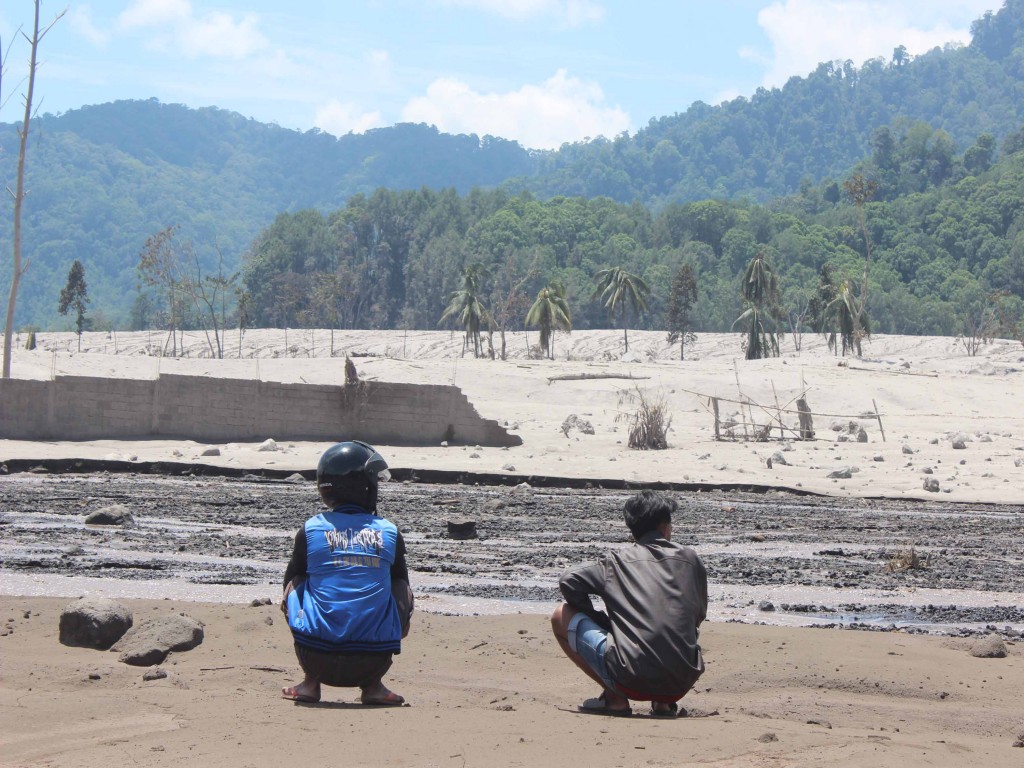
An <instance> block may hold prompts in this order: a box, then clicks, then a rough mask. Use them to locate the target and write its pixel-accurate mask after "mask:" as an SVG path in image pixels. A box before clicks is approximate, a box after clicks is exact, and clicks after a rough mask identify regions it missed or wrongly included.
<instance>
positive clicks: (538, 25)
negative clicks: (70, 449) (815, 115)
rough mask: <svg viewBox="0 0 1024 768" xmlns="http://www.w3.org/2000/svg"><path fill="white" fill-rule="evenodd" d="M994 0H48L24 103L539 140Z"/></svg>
mask: <svg viewBox="0 0 1024 768" xmlns="http://www.w3.org/2000/svg"><path fill="white" fill-rule="evenodd" d="M1001 5H1002V0H674V1H672V0H292V2H282V0H247V1H246V2H241V1H238V2H236V1H235V0H219V1H218V0H209V1H207V0H131V1H128V0H120V1H118V0H92V1H91V2H74V1H72V2H55V1H54V0H44V2H43V10H42V18H43V20H44V24H45V23H46V22H47V21H49V20H51V19H52V18H53V17H54V16H55V15H56V14H57V13H59V12H60V11H61V10H62V9H64V8H67V13H66V15H65V16H64V18H62V19H61V20H60V21H59V22H57V24H56V26H55V27H54V28H53V29H52V30H51V31H50V33H49V35H48V36H47V37H46V38H45V39H44V41H43V44H42V46H41V49H40V60H41V63H42V65H41V68H40V71H39V74H38V78H37V85H36V103H37V104H39V105H40V108H41V111H42V112H63V111H67V110H69V109H74V108H77V107H80V106H82V105H85V104H99V103H104V102H108V101H114V100H117V99H148V98H151V97H156V98H158V99H160V100H161V101H163V102H169V103H182V104H187V105H188V106H190V107H203V106H217V107H221V108H223V109H229V110H233V111H236V112H240V113H241V114H243V115H246V116H247V117H253V118H255V119H257V120H260V121H263V122H273V123H277V124H279V125H281V126H284V127H287V128H296V129H300V130H308V129H310V128H314V127H316V128H320V129H321V130H324V131H327V132H330V133H333V134H336V135H344V134H346V133H348V132H350V131H352V132H357V133H358V132H362V131H365V130H367V129H368V128H374V127H382V126H388V125H393V124H395V123H397V122H423V123H430V124H433V125H436V126H437V127H438V128H439V129H440V130H442V131H445V132H448V133H476V134H478V135H480V136H483V135H486V134H490V135H494V136H502V137H504V138H509V139H515V140H518V141H519V142H521V143H522V144H523V145H524V146H527V147H531V148H545V149H547V148H556V147H558V146H559V145H560V144H562V143H563V142H566V141H577V140H581V139H585V138H587V137H595V136H598V135H603V136H608V137H611V136H615V135H617V134H619V133H621V132H623V131H629V132H630V133H632V132H635V131H636V130H637V129H638V128H642V127H643V126H644V125H646V124H647V122H648V121H649V120H650V119H651V118H652V117H661V116H665V115H671V114H674V113H676V112H683V111H685V110H686V108H687V107H688V106H689V105H690V104H692V103H693V102H694V101H697V100H701V101H705V102H707V103H709V104H717V103H720V102H721V101H723V100H725V99H730V98H733V97H735V96H749V95H750V94H751V93H753V91H754V90H755V89H756V88H757V87H759V86H766V87H772V86H781V85H782V84H784V83H785V81H786V80H787V79H788V78H789V77H792V76H793V75H806V74H807V73H808V72H809V71H811V70H812V69H813V68H814V67H815V66H816V65H817V63H818V62H820V61H825V60H831V59H842V60H845V59H851V60H852V61H853V62H854V63H855V64H857V65H858V66H859V65H860V64H861V63H863V62H864V61H865V60H866V59H869V58H872V57H875V56H884V57H886V58H889V57H890V56H891V54H892V50H893V48H895V47H896V46H897V45H900V44H902V45H906V46H907V48H908V50H909V51H910V53H911V54H916V53H922V52H924V51H927V50H929V49H931V48H933V47H934V46H936V45H943V44H945V43H948V42H953V41H960V42H967V41H968V40H969V34H968V33H969V29H970V24H971V22H972V21H973V20H974V19H976V18H978V17H979V16H981V15H982V14H983V13H984V12H985V11H986V10H992V11H996V10H998V8H999V7H1000V6H1001ZM31 17H32V0H3V4H2V5H0V40H2V45H3V52H4V56H5V58H6V66H5V70H4V77H3V85H2V93H0V122H15V121H17V120H20V115H21V110H22V108H23V107H22V93H23V92H24V90H25V79H24V78H25V72H26V62H27V59H28V46H27V45H26V44H25V43H24V41H23V40H21V39H19V38H18V37H17V36H16V31H17V29H18V28H19V27H24V28H26V29H28V28H29V27H30V25H31Z"/></svg>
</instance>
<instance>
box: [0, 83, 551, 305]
mask: <svg viewBox="0 0 1024 768" xmlns="http://www.w3.org/2000/svg"><path fill="white" fill-rule="evenodd" d="M31 129H32V132H31V134H30V136H31V139H32V140H31V142H30V147H29V152H30V154H29V158H28V165H27V172H26V188H27V189H28V191H29V196H28V197H27V198H26V201H25V218H24V236H23V248H24V252H25V254H26V256H27V257H28V258H29V259H30V260H31V262H32V265H31V267H30V268H29V270H28V272H27V273H26V274H25V279H24V281H23V283H22V294H21V299H20V300H19V302H18V307H17V309H18V322H19V325H20V324H22V323H26V322H34V323H37V324H42V325H51V324H52V323H54V322H56V318H57V315H56V307H57V305H56V298H55V297H56V296H57V294H58V293H59V291H60V288H61V286H63V284H64V282H63V281H64V278H65V276H66V275H67V270H68V268H69V267H70V265H71V263H72V262H73V261H74V260H75V259H78V260H80V261H81V262H82V264H83V265H84V266H85V271H86V279H87V281H88V284H89V294H90V296H92V298H93V306H94V307H97V308H100V309H102V310H103V312H104V313H106V314H107V315H108V316H109V317H110V318H111V319H114V320H117V321H118V322H120V323H122V324H123V323H124V322H126V321H127V318H128V309H129V306H130V303H131V295H132V294H133V293H134V291H135V284H136V275H135V267H136V264H137V263H138V260H139V251H140V250H141V248H142V246H143V244H144V242H145V240H146V238H147V237H149V236H150V235H153V234H155V233H156V232H157V231H159V230H160V229H162V228H164V227H167V226H171V225H177V226H179V227H180V230H181V234H182V236H184V237H186V238H188V239H190V240H191V241H192V242H193V243H194V244H195V246H196V248H197V250H198V252H199V254H200V257H201V258H202V259H203V261H204V263H206V264H207V265H212V264H213V263H214V261H215V256H216V253H217V251H218V250H219V251H220V252H221V253H222V254H223V255H224V257H225V261H226V262H227V264H228V265H229V267H230V268H231V269H236V268H237V267H238V265H239V263H240V261H241V257H242V254H243V252H244V251H245V249H246V248H247V247H248V245H249V243H250V242H251V241H252V238H253V237H254V236H255V235H256V234H257V233H258V232H259V230H260V229H261V228H262V227H264V226H266V225H267V224H268V223H269V222H271V221H273V219H274V216H276V215H277V214H278V213H280V212H282V211H295V210H300V209H302V208H306V207H319V208H325V209H329V208H335V207H338V206H341V205H343V204H344V203H345V201H346V200H347V199H348V198H349V197H350V196H351V195H353V194H358V193H360V192H371V191H372V190H374V189H376V188H377V187H380V186H388V187H394V188H398V189H404V188H417V187H420V186H427V187H433V188H444V187H454V188H456V189H459V190H461V191H468V190H469V189H471V188H473V187H476V186H494V185H497V184H499V183H501V182H502V181H503V180H504V179H506V178H508V177H509V176H515V175H522V174H530V173H532V171H533V159H532V157H531V155H530V153H528V152H526V151H525V150H523V149H522V148H521V147H520V146H519V145H518V144H516V143H515V142H510V141H505V140H504V139H496V138H493V137H484V138H483V139H479V138H478V137H476V136H452V135H447V134H442V133H439V132H438V131H437V130H436V129H435V128H432V127H428V126H425V125H411V124H407V125H399V126H395V127H393V128H384V129H379V130H372V131H368V132H367V133H365V134H361V135H349V136H345V137H343V138H340V139H337V138H335V137H333V136H331V135H329V134H325V133H321V132H318V131H309V132H306V133H299V132H297V131H290V130H286V129H283V128H280V127H278V126H274V125H266V124H262V123H258V122H256V121H254V120H248V119H246V118H243V117H242V116H240V115H238V114H235V113H231V112H226V111H224V110H219V109H212V108H210V109H200V110H191V109H188V108H186V107H183V106H181V105H174V104H160V103H159V102H157V101H156V100H155V99H154V100H150V101H122V102H116V103H113V104H104V105H100V106H94V107H85V108H82V109H79V110H74V111H72V112H68V113H66V114H63V115H60V116H54V115H44V116H42V117H41V118H38V119H36V120H33V122H32V124H31ZM17 156H18V134H17V131H16V127H15V126H14V125H9V124H8V125H0V178H2V179H4V180H11V179H13V178H14V174H15V167H16V164H17ZM4 210H5V211H6V212H7V213H5V215H3V216H2V217H0V247H2V248H3V251H2V252H3V253H10V247H11V216H10V215H9V213H10V210H11V208H10V205H9V202H8V204H6V205H5V206H4ZM0 263H4V262H0ZM8 280H9V277H8V275H6V274H5V275H4V276H3V278H2V280H0V287H4V288H5V287H6V286H7V285H8ZM4 295H5V296H6V293H5V294H4Z"/></svg>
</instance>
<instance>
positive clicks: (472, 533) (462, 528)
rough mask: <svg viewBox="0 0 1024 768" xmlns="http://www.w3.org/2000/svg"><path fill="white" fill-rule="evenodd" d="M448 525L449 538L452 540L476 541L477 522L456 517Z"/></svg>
mask: <svg viewBox="0 0 1024 768" xmlns="http://www.w3.org/2000/svg"><path fill="white" fill-rule="evenodd" d="M447 524H448V538H450V539H460V540H465V539H475V538H476V537H477V533H476V520H472V519H470V518H468V517H455V518H452V519H450V520H448V521H447Z"/></svg>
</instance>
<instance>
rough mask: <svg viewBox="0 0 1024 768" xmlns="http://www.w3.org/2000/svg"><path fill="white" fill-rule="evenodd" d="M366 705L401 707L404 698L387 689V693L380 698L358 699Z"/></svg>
mask: <svg viewBox="0 0 1024 768" xmlns="http://www.w3.org/2000/svg"><path fill="white" fill-rule="evenodd" d="M360 701H361V702H362V703H363V704H365V705H366V706H368V707H401V706H402V705H403V704H405V699H404V698H402V697H401V696H399V695H398V694H397V693H395V692H394V691H388V695H387V696H385V697H384V698H382V699H360Z"/></svg>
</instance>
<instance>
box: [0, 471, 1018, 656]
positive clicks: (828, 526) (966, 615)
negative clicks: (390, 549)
mask: <svg viewBox="0 0 1024 768" xmlns="http://www.w3.org/2000/svg"><path fill="white" fill-rule="evenodd" d="M625 493H626V492H624V491H621V490H620V491H608V490H598V489H581V488H576V489H553V488H545V489H532V490H531V489H522V488H519V489H516V488H509V487H484V486H466V485H448V486H438V485H423V484H417V483H410V482H405V483H400V482H392V483H389V484H387V485H385V486H384V487H383V489H382V504H381V512H382V514H384V515H385V516H387V517H388V518H390V519H391V520H393V521H394V522H395V523H397V524H398V526H399V527H400V529H401V530H402V531H403V533H404V535H405V537H406V540H407V543H408V545H409V550H410V552H409V560H410V566H411V568H412V570H413V574H414V575H413V580H414V582H416V581H417V574H419V575H420V576H419V583H415V584H414V587H415V589H416V591H417V592H419V593H421V594H422V593H430V592H435V593H438V592H443V593H448V594H453V595H461V596H468V597H480V598H498V599H503V600H528V601H548V602H551V601H554V600H556V599H557V598H558V593H557V590H556V588H555V584H556V582H557V577H558V575H559V574H560V573H561V572H562V571H564V570H566V569H567V568H570V567H572V566H574V565H576V564H578V563H580V562H583V561H586V560H590V559H593V558H595V557H596V556H597V555H598V554H599V553H600V552H601V551H603V550H604V549H606V548H607V547H608V546H610V545H617V544H624V543H626V542H627V535H626V531H625V528H624V527H623V525H622V523H621V517H620V510H621V506H622V502H623V500H624V499H625V497H626V496H625ZM675 496H676V498H677V499H678V500H679V502H680V511H679V513H678V515H677V516H676V518H675V519H674V521H673V528H674V531H675V537H676V538H677V539H680V540H683V541H684V542H686V543H689V544H692V545H693V546H695V547H696V548H697V550H698V552H700V554H701V556H702V558H703V559H704V562H705V564H706V565H707V568H708V573H709V576H710V579H711V581H712V583H713V584H718V585H745V586H749V587H753V588H755V589H754V591H755V592H756V588H757V587H763V586H770V585H781V586H793V587H797V586H802V587H831V588H838V589H839V590H854V589H871V590H882V591H892V592H893V593H894V598H895V596H896V593H897V591H906V590H907V589H908V588H918V589H924V588H928V589H945V590H952V591H953V592H954V593H955V592H957V591H964V592H965V594H966V592H967V591H970V592H971V593H976V592H978V591H980V592H982V593H986V592H993V593H994V592H1015V593H1024V535H1022V533H1024V506H1017V505H961V504H950V503H942V504H938V503H924V502H897V501H880V500H869V501H861V500H837V499H826V498H821V497H811V496H794V495H790V494H785V493H767V494H765V493H760V494H747V493H742V492H735V491H730V492H722V491H712V492H676V493H675ZM110 504H123V505H125V506H127V507H129V509H130V510H131V511H132V513H133V515H134V517H135V524H134V525H132V526H129V527H124V528H121V527H99V526H86V525H85V524H84V519H85V516H86V515H87V514H88V513H89V512H92V511H94V510H96V509H99V508H101V507H103V506H106V505H110ZM317 509H318V507H317V504H316V496H315V491H314V488H313V485H312V483H310V482H309V481H308V480H303V479H295V480H292V481H288V480H283V479H267V478H260V477H253V476H244V475H243V476H240V477H216V478H213V477H194V476H193V477H166V476H156V475H133V474H107V473H95V474H74V475H56V474H31V473H23V474H16V475H9V476H6V477H0V540H2V544H0V575H2V573H3V572H23V573H45V574H58V575H63V576H88V577H99V578H103V577H116V578H121V579H125V578H127V579H141V580H159V579H168V578H176V579H186V580H188V581H191V582H193V583H204V584H211V583H212V584H266V585H268V590H267V591H268V594H276V587H272V586H270V585H277V584H279V579H280V575H281V573H282V572H283V569H284V565H285V562H286V561H287V558H288V555H289V553H290V551H291V537H292V536H293V535H294V531H295V530H297V529H298V527H299V526H300V525H301V524H302V522H303V521H304V520H305V519H306V518H307V517H308V516H309V515H310V514H312V513H313V512H315V511H316V510H317ZM454 517H458V518H466V517H468V518H471V519H474V520H476V521H477V530H478V532H479V538H476V539H470V540H454V539H450V538H448V536H447V532H446V521H447V520H448V519H449V518H454ZM911 547H913V548H914V553H915V554H916V555H917V557H918V565H919V566H921V567H914V568H906V569H902V565H904V564H905V563H906V560H905V559H903V560H901V559H900V558H906V556H908V555H909V552H910V548H911ZM428 574H429V576H428ZM838 594H842V591H840V592H839V593H838ZM978 602H979V601H978V600H977V599H974V600H973V603H972V604H971V605H965V604H962V603H958V601H957V600H956V595H955V594H954V595H953V597H952V598H951V600H950V601H949V604H943V605H930V606H921V605H915V606H911V605H905V604H901V603H900V602H899V600H898V599H894V600H893V601H892V602H891V603H887V604H885V605H860V604H858V603H857V602H856V601H855V600H850V599H840V600H837V602H836V604H834V605H819V604H812V605H809V604H801V603H797V602H782V601H780V602H778V603H777V604H775V605H774V606H771V607H770V608H772V609H774V610H765V611H764V612H763V613H762V615H763V616H764V618H775V617H778V616H780V615H783V614H798V615H801V616H813V617H815V618H817V619H819V620H820V621H822V622H825V623H829V622H834V623H836V624H842V625H844V626H854V627H858V628H870V629H887V628H892V626H893V625H895V624H897V623H898V624H901V625H909V626H911V627H914V626H918V627H922V628H925V630H927V629H928V628H934V627H936V626H939V625H942V626H944V627H946V631H950V629H949V628H950V627H952V628H953V630H952V631H954V632H958V633H960V634H967V633H969V632H973V631H984V627H983V626H981V625H988V628H989V629H995V630H996V631H999V632H1000V633H1001V634H1003V635H1004V636H1008V637H1019V636H1020V635H1021V633H1020V632H1018V631H1017V630H1015V629H1013V628H1008V627H1007V626H1006V625H1009V624H1015V625H1018V628H1019V627H1020V626H1021V625H1022V624H1024V611H1022V609H1021V608H1020V607H1013V606H1009V607H1006V606H999V605H997V604H996V601H995V600H993V604H992V605H978V604H977V603H978ZM981 602H985V601H984V600H982V601H981ZM763 607H764V608H766V609H768V608H769V606H767V605H765V606H763ZM769 614H770V615H769ZM712 618H714V617H713V616H712ZM968 627H970V628H968ZM957 628H959V629H957Z"/></svg>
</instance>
